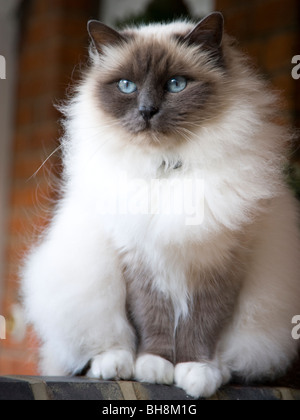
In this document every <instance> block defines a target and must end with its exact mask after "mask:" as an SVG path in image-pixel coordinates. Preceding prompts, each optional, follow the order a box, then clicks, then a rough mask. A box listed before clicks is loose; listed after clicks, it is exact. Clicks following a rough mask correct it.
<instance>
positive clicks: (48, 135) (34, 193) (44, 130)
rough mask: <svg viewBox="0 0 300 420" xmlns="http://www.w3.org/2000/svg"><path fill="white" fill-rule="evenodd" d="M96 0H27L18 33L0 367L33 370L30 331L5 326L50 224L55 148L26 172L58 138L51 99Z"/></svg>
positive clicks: (81, 52)
mask: <svg viewBox="0 0 300 420" xmlns="http://www.w3.org/2000/svg"><path fill="white" fill-rule="evenodd" d="M98 3H99V2H98V0H51V1H49V0H25V1H24V2H23V7H22V10H21V13H22V25H21V34H20V56H19V69H18V71H19V82H18V86H17V108H16V116H15V135H14V150H13V155H14V160H13V167H12V168H11V177H12V181H11V185H12V190H11V201H10V212H9V219H8V221H7V223H8V225H9V238H8V240H7V254H6V261H7V263H6V267H5V293H4V296H5V298H4V302H3V308H4V309H3V312H4V313H3V314H2V315H4V316H5V317H6V319H7V320H8V325H7V326H8V333H7V339H6V340H1V342H0V373H1V374H8V373H10V374H11V373H17V374H19V373H24V374H33V373H35V372H36V366H35V358H34V356H33V355H34V351H32V350H34V349H35V348H36V344H35V342H34V339H33V338H29V336H28V337H26V338H25V340H23V341H22V342H17V341H16V340H14V339H12V338H11V336H10V333H9V329H10V326H11V324H10V316H11V310H12V304H14V303H16V302H17V300H18V277H17V272H18V267H19V265H20V260H21V259H22V257H23V255H24V251H25V250H26V248H27V247H28V244H29V243H30V241H31V240H32V237H33V236H34V234H36V233H37V232H38V230H39V229H41V228H42V227H44V226H45V225H46V224H47V219H48V213H47V210H48V209H49V208H51V199H53V198H54V193H53V192H52V190H51V186H50V185H49V181H50V179H51V178H52V177H51V176H50V172H51V171H54V173H55V172H56V173H57V172H59V158H58V155H57V156H53V157H52V158H51V160H50V161H49V162H48V163H47V164H46V165H45V166H44V168H43V170H41V171H40V172H39V173H38V174H37V175H36V176H34V177H31V176H32V175H33V174H34V173H35V171H36V170H37V169H38V168H39V166H40V165H41V163H42V161H43V159H45V158H46V157H47V156H48V155H49V154H50V153H51V152H52V151H53V150H54V149H55V148H56V147H57V145H58V143H57V140H58V138H59V134H60V126H59V123H58V120H59V118H60V115H59V113H58V111H56V110H55V109H54V107H53V103H55V102H58V101H59V100H61V99H63V98H64V97H65V91H66V89H67V87H68V85H69V84H70V83H72V79H74V78H76V74H78V72H77V73H76V71H75V72H73V69H74V67H75V66H76V65H77V64H78V63H79V62H80V61H82V60H83V61H85V59H86V47H87V45H88V44H87V31H86V23H87V20H88V19H90V18H95V17H97V13H98Z"/></svg>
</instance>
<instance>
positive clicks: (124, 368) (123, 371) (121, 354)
mask: <svg viewBox="0 0 300 420" xmlns="http://www.w3.org/2000/svg"><path fill="white" fill-rule="evenodd" d="M133 372H134V359H133V355H132V353H131V352H129V351H126V350H111V351H107V352H105V353H102V354H99V355H98V356H96V357H94V358H93V359H92V360H91V368H90V370H89V372H88V374H87V376H89V377H90V378H96V379H99V378H101V379H104V380H109V379H116V378H118V379H130V378H132V376H133Z"/></svg>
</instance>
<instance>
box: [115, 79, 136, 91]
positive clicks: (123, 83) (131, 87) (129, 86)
mask: <svg viewBox="0 0 300 420" xmlns="http://www.w3.org/2000/svg"><path fill="white" fill-rule="evenodd" d="M118 88H119V90H120V91H121V92H122V93H127V94H129V93H133V92H135V91H136V90H137V86H136V84H135V83H133V82H131V81H130V80H126V79H122V80H120V81H119V82H118Z"/></svg>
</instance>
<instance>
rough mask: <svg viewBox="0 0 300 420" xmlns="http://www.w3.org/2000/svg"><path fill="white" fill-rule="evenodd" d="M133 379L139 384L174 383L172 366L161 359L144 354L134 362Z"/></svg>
mask: <svg viewBox="0 0 300 420" xmlns="http://www.w3.org/2000/svg"><path fill="white" fill-rule="evenodd" d="M135 379H136V380H137V381H139V382H149V383H151V384H165V385H171V384H173V382H174V365H173V364H172V363H171V362H169V361H168V360H166V359H163V358H162V357H159V356H154V355H152V354H144V355H142V356H139V357H138V359H137V361H136V364H135Z"/></svg>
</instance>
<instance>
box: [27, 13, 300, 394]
mask: <svg viewBox="0 0 300 420" xmlns="http://www.w3.org/2000/svg"><path fill="white" fill-rule="evenodd" d="M89 31H90V35H91V37H92V40H93V43H92V46H91V50H90V57H91V65H90V67H89V69H87V71H86V74H85V75H84V77H83V80H82V82H81V83H80V85H79V86H78V88H77V90H76V93H75V95H74V97H73V99H72V100H71V101H70V102H69V103H68V104H67V105H66V106H65V107H64V109H63V111H64V113H65V117H66V118H65V122H64V127H65V136H64V138H63V139H62V147H63V163H64V174H63V182H62V186H61V191H62V198H61V199H60V201H59V203H58V204H57V207H56V209H55V212H54V215H53V219H52V222H51V224H50V226H49V227H48V229H47V231H46V232H45V234H44V235H43V237H42V238H41V239H40V240H39V241H38V244H37V245H36V246H35V247H33V249H32V251H31V252H30V254H29V255H28V257H27V259H26V261H25V264H24V267H23V269H22V290H23V296H24V305H25V308H26V312H27V315H28V320H29V321H30V322H31V323H32V324H33V325H34V328H35V330H36V332H37V334H38V336H39V337H40V340H41V363H40V366H41V372H42V373H43V374H44V375H67V374H71V375H72V374H76V373H79V372H81V371H82V370H83V369H84V368H85V367H86V366H88V365H89V372H88V374H89V376H92V377H96V378H102V379H115V378H121V379H137V380H140V381H147V382H153V383H165V384H172V383H175V384H176V385H177V386H179V387H181V388H183V389H184V390H185V391H186V392H187V393H188V394H190V395H192V396H194V397H200V396H201V397H208V396H211V395H212V394H214V393H215V391H216V390H217V389H218V388H219V387H220V386H221V385H222V384H225V383H227V382H228V381H229V380H230V379H231V378H232V377H233V376H238V377H240V378H242V379H245V380H246V381H248V380H252V379H255V380H257V379H258V380H260V379H264V378H273V377H275V376H278V375H280V374H283V373H284V372H285V371H286V369H287V368H288V367H289V366H290V364H291V362H292V361H293V360H294V358H295V357H296V355H297V350H298V342H297V341H296V340H293V338H292V336H291V331H292V324H291V322H292V318H293V317H294V316H295V315H297V314H300V258H299V257H300V240H299V233H298V222H299V220H298V207H297V203H296V200H295V199H294V197H293V195H292V193H291V192H290V191H289V190H288V188H287V187H286V185H285V182H284V177H283V175H282V168H283V165H284V163H285V154H286V150H287V142H288V140H289V133H288V132H287V130H286V129H284V128H282V127H281V126H279V125H278V124H276V123H275V122H274V113H275V112H276V97H275V96H274V95H273V94H272V93H271V92H270V91H269V89H268V88H267V87H266V86H265V83H264V82H263V81H262V80H261V79H260V78H259V77H258V76H257V75H256V74H255V72H254V71H253V69H251V68H250V66H249V63H248V61H247V60H246V59H245V58H244V57H243V56H242V55H241V54H240V53H239V52H238V51H237V50H236V48H235V46H233V43H232V40H231V39H229V38H228V37H227V36H226V35H224V34H223V18H222V15H221V14H219V13H214V14H212V15H210V16H208V17H207V18H205V19H204V20H202V21H201V22H200V23H199V24H198V25H196V26H195V25H193V24H192V23H188V22H175V23H172V24H167V25H163V24H162V25H158V24H155V25H149V26H141V27H139V28H127V29H125V30H124V31H122V32H116V31H114V30H113V29H111V28H108V27H107V26H105V25H103V24H101V23H99V22H96V21H92V22H90V23H89ZM155 182H156V183H155ZM171 198H172V200H171ZM187 202H188V203H191V204H193V206H189V208H188V209H187V207H186V203H187ZM170 203H171V204H170ZM191 209H192V211H191Z"/></svg>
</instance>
